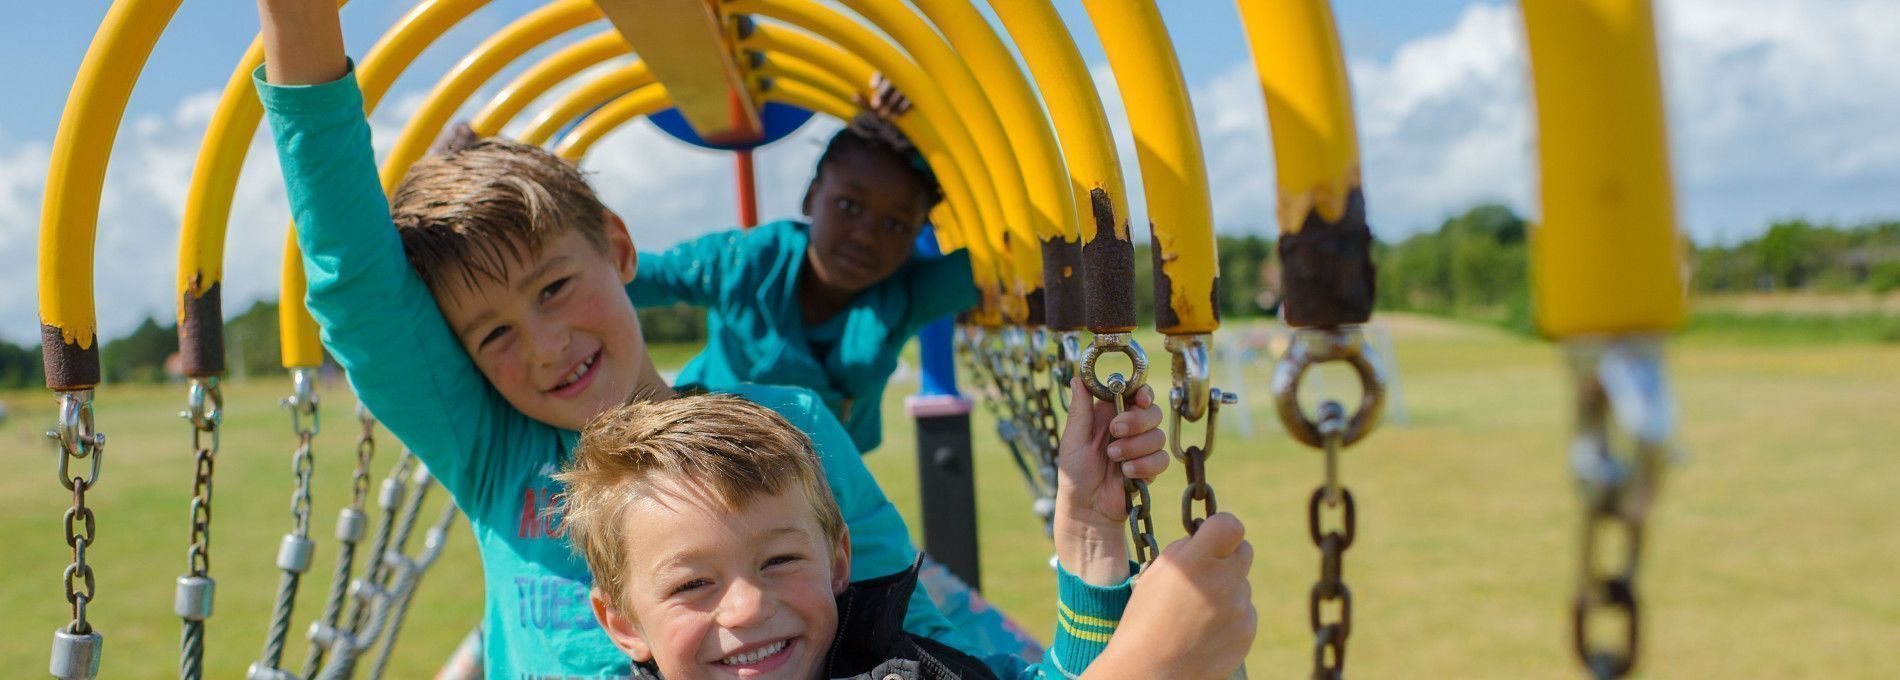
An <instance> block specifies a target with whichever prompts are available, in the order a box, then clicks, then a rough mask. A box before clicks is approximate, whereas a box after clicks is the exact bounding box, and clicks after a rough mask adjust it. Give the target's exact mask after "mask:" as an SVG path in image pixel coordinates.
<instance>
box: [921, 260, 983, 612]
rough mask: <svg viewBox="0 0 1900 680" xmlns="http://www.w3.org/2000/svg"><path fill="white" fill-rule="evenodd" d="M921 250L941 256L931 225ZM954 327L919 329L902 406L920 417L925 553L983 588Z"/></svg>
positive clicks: (940, 322)
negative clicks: (915, 379)
mask: <svg viewBox="0 0 1900 680" xmlns="http://www.w3.org/2000/svg"><path fill="white" fill-rule="evenodd" d="M917 253H918V255H921V256H924V257H941V256H942V253H941V252H940V251H939V250H938V249H937V236H936V233H935V232H934V231H933V230H932V229H931V228H930V227H929V226H928V225H926V226H925V227H924V230H923V233H921V234H919V235H918V237H917ZM952 326H953V322H952V320H951V318H950V317H948V316H946V317H944V318H941V319H937V320H935V321H932V322H930V323H928V324H925V325H924V327H923V328H922V329H921V330H919V331H917V344H918V352H917V353H918V355H919V356H920V359H921V363H922V364H923V366H922V369H921V373H922V380H921V384H919V385H918V388H917V396H914V397H911V398H909V399H905V400H904V406H905V408H906V409H907V410H908V411H910V416H911V417H912V418H915V419H917V477H918V479H917V483H918V500H919V502H920V503H919V504H920V505H921V506H922V510H923V520H924V526H923V530H924V552H925V553H926V554H928V555H929V556H930V558H931V559H933V560H936V561H937V562H938V563H941V564H942V565H943V566H944V567H945V568H947V569H949V570H950V573H952V574H955V575H956V576H957V578H959V579H962V580H963V582H964V583H967V584H969V585H970V586H971V587H972V588H977V589H981V587H982V573H981V571H979V569H978V560H977V542H976V475H975V470H974V468H973V466H972V463H973V456H972V455H971V446H970V444H971V442H970V408H971V403H970V400H969V399H967V398H964V396H963V395H961V394H958V393H957V363H956V356H955V355H954V351H953V348H952V346H951V334H952V333H953V332H954V329H953V328H952Z"/></svg>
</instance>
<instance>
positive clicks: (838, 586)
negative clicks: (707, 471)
mask: <svg viewBox="0 0 1900 680" xmlns="http://www.w3.org/2000/svg"><path fill="white" fill-rule="evenodd" d="M648 488H649V489H650V490H651V492H649V493H644V494H642V495H641V497H640V498H638V499H635V500H634V501H632V502H631V503H629V504H628V505H627V507H626V509H625V510H624V511H623V512H622V513H621V515H620V517H619V520H618V522H617V526H618V527H619V528H620V529H621V531H620V536H622V537H624V539H623V544H624V549H625V550H626V551H627V553H626V555H627V559H626V561H625V565H624V569H623V572H624V586H623V587H624V593H623V599H622V601H621V602H620V603H619V604H618V605H615V604H613V603H610V602H609V601H608V600H607V598H606V596H605V595H604V594H602V591H601V590H600V589H598V588H596V589H595V590H594V592H593V604H594V613H595V616H596V617H598V618H599V619H600V621H601V623H602V626H603V627H604V628H605V629H606V630H607V634H608V637H610V638H612V639H613V641H614V644H615V645H617V646H619V647H620V648H621V650H622V651H625V652H626V653H627V655H628V656H630V657H632V658H633V659H635V660H637V661H647V660H652V661H653V662H654V663H655V664H657V665H658V666H659V667H660V672H661V674H662V675H664V676H665V677H667V678H672V679H673V680H695V679H699V678H747V679H748V680H751V679H755V678H760V679H762V678H785V679H789V680H810V679H811V678H815V677H818V673H819V671H820V670H821V669H820V664H822V663H823V662H824V659H825V654H826V652H827V651H828V650H829V649H830V647H831V641H832V638H833V637H834V636H835V635H836V633H837V627H838V607H837V601H836V600H835V599H834V598H835V597H836V596H837V595H838V594H839V593H842V592H844V588H845V586H846V585H847V584H848V583H849V581H850V562H851V549H850V544H849V543H850V542H849V539H847V538H844V537H843V536H842V535H841V536H840V538H839V540H838V545H837V546H836V547H834V546H833V545H832V544H831V541H829V540H827V539H826V536H825V531H824V529H823V528H822V527H821V525H820V523H819V521H818V518H817V516H816V513H815V512H814V511H813V509H812V505H811V501H810V499H809V498H808V497H807V495H806V494H805V493H804V492H803V491H802V490H801V489H799V488H798V487H797V485H787V488H786V489H784V490H783V491H781V492H780V493H777V494H773V495H770V496H760V497H756V498H754V499H752V500H751V501H749V502H747V503H746V504H745V505H743V506H741V507H740V508H738V509H736V510H734V509H729V508H728V507H727V505H726V504H725V503H723V502H720V501H718V500H715V499H714V498H713V497H712V496H710V495H708V494H707V493H706V492H705V491H703V490H698V489H694V488H692V485H690V484H680V483H677V482H667V481H658V482H657V483H656V484H654V485H653V486H649V487H648Z"/></svg>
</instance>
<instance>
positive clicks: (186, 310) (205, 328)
mask: <svg viewBox="0 0 1900 680" xmlns="http://www.w3.org/2000/svg"><path fill="white" fill-rule="evenodd" d="M178 358H179V360H180V361H181V362H182V363H183V364H184V369H185V375H186V376H189V377H193V378H203V377H209V376H214V375H223V374H224V302H223V284H222V283H213V284H211V287H210V288H206V289H204V290H203V291H199V290H198V285H197V282H193V284H192V286H191V290H187V291H185V292H184V293H181V294H180V295H179V299H178Z"/></svg>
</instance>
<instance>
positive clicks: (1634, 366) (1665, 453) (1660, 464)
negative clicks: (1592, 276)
mask: <svg viewBox="0 0 1900 680" xmlns="http://www.w3.org/2000/svg"><path fill="white" fill-rule="evenodd" d="M1569 350H1570V359H1571V368H1572V371H1573V373H1574V374H1575V376H1576V378H1577V382H1578V387H1579V390H1578V395H1579V397H1580V398H1579V400H1578V404H1577V406H1578V411H1577V416H1578V417H1577V432H1576V437H1575V439H1573V441H1572V443H1571V447H1570V454H1571V466H1572V468H1573V472H1574V473H1575V475H1576V477H1577V482H1578V489H1579V491H1580V492H1581V494H1582V496H1583V501H1584V518H1583V526H1582V529H1583V532H1582V536H1581V539H1582V543H1583V545H1582V549H1581V550H1580V551H1579V559H1580V562H1581V564H1580V568H1579V571H1580V573H1581V575H1582V578H1581V579H1580V580H1579V582H1578V589H1577V595H1576V599H1575V601H1574V602H1573V604H1572V621H1571V625H1572V642H1573V645H1574V647H1575V649H1576V652H1577V656H1578V658H1579V659H1581V660H1582V661H1583V664H1584V666H1585V668H1586V669H1587V670H1589V672H1590V674H1591V676H1592V677H1595V678H1598V680H1609V679H1611V678H1621V677H1623V676H1625V675H1628V674H1629V673H1630V671H1631V670H1633V669H1634V668H1635V667H1636V660H1637V651H1638V641H1639V639H1640V636H1639V635H1638V631H1639V623H1640V622H1639V616H1638V614H1639V607H1638V605H1637V596H1636V575H1637V566H1638V564H1639V562H1640V559H1641V557H1642V548H1643V526H1644V523H1645V520H1646V518H1647V517H1648V513H1649V508H1650V506H1651V505H1652V504H1653V503H1654V501H1655V497H1656V492H1657V488H1658V487H1659V486H1660V484H1661V480H1662V476H1663V471H1664V469H1665V467H1666V466H1667V464H1668V463H1669V462H1670V457H1671V454H1672V452H1673V448H1672V444H1671V439H1672V438H1673V436H1674V432H1675V408H1674V400H1673V399H1672V398H1671V396H1670V394H1669V390H1668V381H1667V378H1666V374H1665V372H1664V370H1663V364H1662V342H1661V340H1660V339H1658V338H1648V337H1624V338H1617V339H1614V340H1610V341H1608V342H1595V341H1593V342H1574V343H1572V344H1571V345H1570V347H1569ZM1619 543H1620V546H1621V550H1620V552H1619V551H1617V550H1614V549H1606V548H1613V547H1615V545H1616V544H1619ZM1606 544H1608V545H1606ZM1619 554H1620V557H1621V561H1620V562H1615V563H1611V564H1608V565H1606V564H1603V560H1604V559H1606V558H1609V557H1614V556H1617V555H1619ZM1598 620H1609V621H1611V622H1613V624H1612V625H1610V626H1593V625H1591V622H1592V621H1598ZM1593 628H1595V629H1598V630H1603V629H1608V628H1616V629H1617V632H1616V634H1614V635H1613V636H1612V637H1611V639H1609V640H1593V639H1592V635H1591V632H1590V631H1591V630H1592V629H1593Z"/></svg>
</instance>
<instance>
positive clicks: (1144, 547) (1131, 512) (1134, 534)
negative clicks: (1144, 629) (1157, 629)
mask: <svg viewBox="0 0 1900 680" xmlns="http://www.w3.org/2000/svg"><path fill="white" fill-rule="evenodd" d="M1110 352H1114V353H1120V354H1123V355H1126V356H1127V357H1128V361H1129V363H1130V364H1133V368H1131V369H1130V372H1132V373H1133V374H1134V375H1133V376H1130V377H1123V376H1122V374H1120V373H1111V374H1109V376H1108V380H1107V382H1103V380H1102V378H1101V375H1100V374H1099V373H1097V372H1096V367H1095V362H1096V361H1097V360H1099V359H1101V358H1102V355H1103V354H1105V353H1110ZM1081 370H1082V385H1083V386H1084V387H1087V388H1088V390H1089V394H1091V395H1094V396H1095V398H1096V399H1100V400H1102V401H1108V402H1114V404H1115V415H1117V416H1119V415H1121V414H1122V411H1125V410H1127V408H1128V406H1127V403H1126V400H1127V398H1128V397H1129V395H1132V394H1134V393H1135V392H1136V391H1138V390H1140V389H1141V385H1142V381H1144V380H1146V379H1147V377H1148V354H1147V353H1146V352H1143V351H1142V350H1141V345H1140V344H1137V343H1136V342H1135V340H1134V338H1133V337H1132V336H1130V335H1129V334H1127V333H1097V334H1096V335H1095V341H1094V342H1092V343H1089V347H1088V349H1087V350H1085V351H1084V352H1083V353H1082V369H1081ZM1122 490H1123V491H1124V492H1126V493H1127V494H1128V537H1129V538H1130V539H1132V541H1131V542H1130V543H1129V544H1128V546H1129V548H1130V549H1131V550H1132V551H1133V552H1134V558H1135V563H1136V564H1139V565H1141V566H1143V567H1146V566H1148V563H1150V562H1153V561H1154V559H1155V556H1156V555H1160V554H1161V545H1160V544H1158V543H1156V542H1155V520H1154V500H1153V498H1151V497H1150V496H1149V495H1148V483H1147V482H1144V481H1142V480H1139V479H1134V478H1128V479H1124V480H1122Z"/></svg>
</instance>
